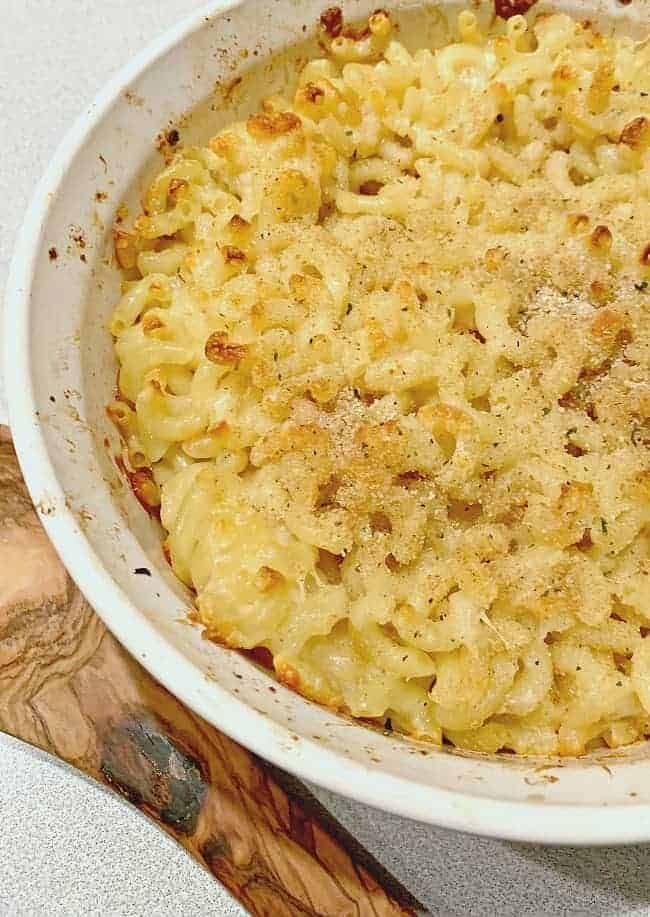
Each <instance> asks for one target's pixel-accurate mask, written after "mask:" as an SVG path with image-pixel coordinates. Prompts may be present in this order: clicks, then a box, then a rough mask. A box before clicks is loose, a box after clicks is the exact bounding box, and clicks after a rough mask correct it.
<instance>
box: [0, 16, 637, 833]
mask: <svg viewBox="0 0 650 917" xmlns="http://www.w3.org/2000/svg"><path fill="white" fill-rule="evenodd" d="M246 2H250V0H209V2H207V3H205V4H203V5H201V6H199V7H198V8H197V9H196V10H195V11H194V12H192V13H191V14H189V15H188V16H186V17H185V18H183V19H181V20H180V21H179V22H177V23H176V24H175V25H173V26H171V27H170V28H169V29H168V30H167V31H165V32H164V33H163V34H162V35H161V36H159V37H158V38H156V39H155V40H154V41H152V42H151V43H150V44H149V45H148V46H147V47H145V48H144V49H143V50H142V51H140V52H139V53H138V54H137V55H136V56H135V57H133V58H132V59H131V60H130V61H129V62H127V64H126V65H124V66H123V67H122V68H121V69H119V70H118V71H117V73H116V74H114V75H113V76H112V77H111V78H110V79H109V80H108V82H107V83H106V84H105V85H104V87H103V88H102V89H101V90H100V92H99V93H98V94H97V95H96V96H95V98H94V100H93V101H92V102H91V103H90V105H89V106H88V107H87V108H86V109H85V110H84V111H83V112H82V113H81V114H80V115H79V116H78V117H77V119H76V120H75V122H74V123H73V125H72V127H71V128H70V129H69V130H68V132H67V134H66V135H65V136H64V138H63V140H62V141H61V143H60V144H59V146H58V148H57V150H56V152H55V154H54V156H53V158H52V159H51V161H50V163H49V165H48V167H47V169H46V171H45V173H44V175H43V176H42V178H41V180H40V181H39V183H38V184H37V186H36V189H35V191H34V194H33V197H32V200H31V203H30V205H29V207H28V209H27V211H26V215H25V218H24V222H23V224H22V227H21V230H20V232H19V235H18V237H17V241H16V246H15V249H14V254H13V258H12V260H11V264H10V269H9V277H8V282H7V288H6V296H5V309H4V318H3V336H4V342H3V349H4V373H5V382H6V397H7V403H8V409H9V423H10V429H11V432H12V436H13V441H14V446H15V449H16V453H17V455H18V460H19V462H20V466H21V469H22V472H23V475H24V478H25V482H26V484H27V487H28V489H29V492H30V494H31V496H32V499H33V501H34V504H35V505H36V506H37V507H38V506H39V504H40V505H41V506H42V505H43V503H42V501H43V500H45V499H47V500H49V501H54V503H55V505H56V507H57V511H56V512H55V513H51V514H50V513H47V512H43V511H41V510H39V511H38V515H39V518H40V521H41V523H42V524H43V526H44V528H45V530H46V532H47V534H48V536H49V538H50V539H51V541H52V543H53V545H54V547H55V549H56V551H57V553H58V554H59V556H60V558H61V560H62V561H63V563H64V565H65V567H66V568H67V570H68V572H69V573H70V575H71V576H72V578H73V580H74V581H75V583H76V584H77V586H78V587H79V589H80V590H81V592H82V593H83V594H84V596H85V597H86V598H87V600H88V602H89V604H90V605H91V606H92V607H93V608H94V609H95V611H96V612H97V614H98V615H99V616H100V617H101V619H102V620H103V622H104V623H105V624H106V626H107V627H108V629H109V630H110V631H111V632H112V633H113V634H114V636H115V637H116V638H117V639H118V640H119V642H120V643H121V644H122V645H123V646H125V647H126V649H127V650H128V651H129V653H131V655H132V656H133V657H134V658H136V659H137V660H138V661H139V662H140V663H141V664H142V665H143V666H144V667H145V668H146V669H147V670H148V671H149V672H150V673H151V674H152V675H153V676H154V677H155V678H156V679H157V680H158V681H159V682H160V683H161V684H163V685H164V686H165V687H166V688H167V689H168V690H169V691H170V693H172V694H173V695H175V696H176V697H178V698H179V700H181V701H182V702H183V703H185V704H187V706H188V707H189V708H190V709H191V710H193V711H194V712H195V713H197V714H198V715H200V716H202V717H203V718H204V719H206V720H207V721H208V722H210V723H212V724H213V725H214V726H215V727H216V728H217V729H219V730H221V731H223V732H224V733H226V734H227V735H228V736H229V737H230V738H231V739H233V740H235V741H237V742H239V743H240V744H242V745H244V746H246V747H247V748H249V749H250V750H251V751H253V752H255V753H256V754H258V755H259V756H260V757H262V758H264V759H266V760H268V761H270V762H271V763H273V764H274V765H276V766H278V767H281V768H284V769H285V770H287V771H289V772H291V773H292V774H294V775H295V776H296V777H299V778H301V779H304V780H308V781H313V782H314V783H317V784H318V785H320V786H323V787H325V788H326V789H328V790H331V791H333V792H336V793H339V794H341V795H344V796H348V797H350V798H352V799H355V800H357V801H359V802H362V803H364V804H366V805H370V806H373V807H374V808H380V809H383V810H385V811H387V812H390V813H393V814H396V815H401V816H405V817H407V818H412V819H414V820H417V821H422V822H426V823H429V824H431V825H437V826H439V827H444V828H451V829H454V830H458V831H464V832H468V833H473V834H479V835H483V836H487V837H494V838H499V839H503V840H510V841H527V842H537V843H545V844H553V843H554V844H573V845H588V844H594V845H605V844H627V843H638V842H643V841H649V840H650V804H645V803H633V802H631V803H629V804H624V805H623V804H619V805H615V806H607V804H606V803H603V804H601V805H585V806H581V805H569V804H557V803H540V802H535V801H507V800H500V799H495V798H489V797H485V796H480V797H479V796H476V795H473V794H471V793H468V792H465V791H463V790H458V791H456V790H454V791H452V790H448V789H444V788H441V787H434V786H431V785H429V784H424V783H417V782H414V781H413V780H410V779H407V778H405V777H401V776H398V775H396V774H389V773H385V772H382V771H380V770H378V769H375V768H372V767H369V766H367V765H365V764H363V763H361V762H359V761H355V760H353V759H352V758H350V757H346V756H345V755H344V754H342V753H339V752H336V751H331V750H329V749H327V748H325V747H324V746H323V745H321V744H320V743H319V742H317V741H315V740H313V739H311V738H309V737H307V736H304V735H303V736H301V753H300V754H296V749H295V745H294V746H293V748H292V751H291V753H288V752H287V745H289V746H290V745H291V744H292V743H291V741H290V739H291V735H292V731H291V730H289V729H288V728H287V727H286V726H281V725H279V724H277V723H273V722H271V721H270V720H269V719H268V717H266V716H265V715H264V714H263V713H261V712H258V711H257V710H255V709H253V708H252V707H251V706H250V705H249V704H248V703H246V702H244V701H241V700H239V699H238V698H237V697H235V696H233V695H232V694H231V693H230V692H229V691H228V690H226V689H225V688H223V687H221V686H220V685H218V684H216V683H214V682H211V683H210V685H209V692H210V694H211V696H212V703H211V704H208V703H207V700H206V699H205V696H206V689H205V682H204V677H203V674H202V673H201V672H200V669H199V668H198V667H197V666H196V665H195V664H193V663H192V662H191V661H190V660H189V659H188V658H187V657H186V656H184V655H183V654H182V653H181V652H180V651H179V650H178V649H176V648H175V647H174V646H173V645H172V644H171V642H170V641H168V640H167V639H166V638H165V637H164V636H163V635H162V634H161V633H160V632H159V631H158V630H157V629H156V627H155V626H154V624H153V623H151V622H150V621H149V620H148V619H147V618H146V617H145V616H144V615H143V614H142V612H141V611H140V610H139V609H138V607H137V605H136V604H135V603H134V602H133V601H131V599H130V598H129V597H128V596H127V594H126V593H125V592H124V591H123V590H122V588H121V587H120V586H119V585H118V584H117V582H116V581H115V580H114V579H113V577H112V576H111V575H110V573H109V571H108V570H107V569H106V568H105V567H104V565H103V564H102V562H101V561H100V559H99V557H98V556H97V554H96V552H95V551H94V550H93V548H92V545H91V544H90V542H89V541H88V539H87V538H86V536H85V534H84V532H83V531H82V530H81V528H80V527H79V524H78V521H77V519H76V517H75V515H74V513H73V511H72V510H71V509H70V508H69V507H68V506H67V505H66V499H65V493H64V491H63V488H62V487H61V485H60V483H59V481H58V478H57V475H56V472H55V469H54V465H53V462H52V460H51V459H50V456H49V454H48V450H47V447H46V442H45V437H44V435H43V433H42V432H41V422H40V420H39V417H38V404H37V403H36V399H35V395H34V389H33V384H32V368H31V359H30V347H29V332H30V296H31V283H32V279H33V275H34V272H35V264H36V259H37V258H38V256H39V253H40V252H41V246H42V244H43V241H42V240H43V238H44V235H45V233H44V229H45V227H46V225H47V219H48V214H49V211H50V207H51V205H52V202H53V201H54V200H55V198H56V195H57V192H58V190H59V188H60V186H61V185H62V184H63V183H64V182H65V180H66V177H67V176H68V172H69V169H70V166H71V164H72V162H73V161H74V158H75V156H76V154H77V153H78V152H79V151H80V150H81V149H82V147H83V146H84V144H85V143H86V141H87V140H88V138H89V136H90V134H91V133H92V131H93V129H94V127H95V126H96V125H97V124H98V123H99V122H101V121H102V119H103V118H104V117H105V116H106V115H107V114H108V113H109V111H110V108H111V107H112V105H113V104H114V103H115V102H116V100H117V98H118V97H119V95H120V94H122V93H123V92H124V91H125V90H127V89H128V87H129V86H130V84H131V83H132V82H133V81H135V80H136V79H138V78H139V77H140V76H142V75H143V74H144V73H145V72H146V71H147V70H148V69H149V68H150V67H152V66H153V65H154V64H155V63H156V62H157V61H158V60H159V59H160V58H161V57H162V56H163V55H164V54H166V53H167V52H168V51H169V50H171V49H172V48H173V47H174V46H176V45H178V44H180V43H181V42H183V41H185V40H186V39H187V38H188V37H189V36H190V35H191V34H192V33H194V32H195V31H197V30H199V29H201V28H202V27H204V25H205V24H206V22H209V21H211V20H212V19H214V18H218V17H220V16H221V15H223V14H224V13H226V12H228V11H229V10H232V9H234V8H236V7H239V6H241V5H243V4H244V3H246ZM215 699H216V700H217V701H219V706H220V714H221V715H220V716H219V717H215V716H214V702H215ZM305 702H306V701H305ZM359 728H360V729H361V728H365V727H363V726H362V725H361V724H359ZM596 766H598V765H596V764H594V767H596ZM648 766H649V767H650V762H649V764H648ZM644 826H645V827H644Z"/></svg>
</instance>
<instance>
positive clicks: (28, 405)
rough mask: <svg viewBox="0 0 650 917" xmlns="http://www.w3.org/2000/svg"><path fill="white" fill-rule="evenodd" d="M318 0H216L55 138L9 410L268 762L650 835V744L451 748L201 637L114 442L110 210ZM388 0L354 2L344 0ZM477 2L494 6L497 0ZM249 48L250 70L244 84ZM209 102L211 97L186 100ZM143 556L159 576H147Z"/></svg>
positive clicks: (129, 617) (145, 660) (255, 93)
mask: <svg viewBox="0 0 650 917" xmlns="http://www.w3.org/2000/svg"><path fill="white" fill-rule="evenodd" d="M324 5H326V4H325V3H324V0H243V2H239V3H237V2H228V0H215V2H212V3H211V4H209V5H208V6H207V7H205V8H203V9H201V10H199V11H198V12H196V13H194V14H193V15H192V16H191V17H190V18H189V19H187V20H186V21H184V22H182V23H180V24H179V25H178V26H176V27H175V28H174V29H172V30H171V31H170V32H168V33H167V34H166V35H165V36H163V37H162V38H160V39H158V40H156V41H155V42H154V43H153V44H152V45H151V46H150V47H149V48H148V49H147V50H146V51H144V52H143V53H142V54H140V55H139V56H138V57H137V58H136V60H134V61H133V63H131V64H130V65H129V66H128V67H126V68H125V69H124V70H122V71H121V72H120V73H119V74H118V75H117V76H116V77H115V78H114V79H113V80H112V81H111V82H110V84H109V85H108V86H107V87H106V89H105V90H104V91H103V92H102V93H101V94H100V95H99V96H98V97H97V99H96V100H95V101H94V102H93V103H92V105H91V106H90V107H89V108H88V109H87V110H86V111H85V112H84V113H83V114H82V116H81V117H80V118H79V120H78V121H77V123H76V124H75V125H74V127H73V128H72V130H71V131H70V133H69V134H68V136H67V137H66V139H65V140H64V142H63V144H62V145H61V147H60V148H59V150H58V152H57V154H56V156H55V157H54V159H53V161H52V163H51V165H50V167H49V169H48V171H47V173H46V175H45V176H44V178H43V180H42V181H41V183H40V185H39V186H38V189H37V191H36V194H35V196H34V200H33V202H32V204H31V207H30V209H29V212H28V213H27V216H26V220H25V224H24V226H23V229H22V232H21V234H20V238H19V240H18V244H17V247H16V252H15V257H14V260H13V264H12V269H11V277H10V282H9V288H8V298H7V306H6V319H5V327H4V337H5V355H6V360H5V366H6V376H7V378H6V384H7V394H8V398H9V407H10V421H11V426H12V430H13V434H14V437H15V442H16V446H17V449H18V454H19V457H20V462H21V465H22V468H23V471H24V474H25V478H26V480H27V483H28V486H29V488H30V491H31V494H32V497H33V499H34V503H35V504H36V506H37V508H38V511H39V513H40V516H41V518H42V521H43V524H44V525H45V528H46V529H47V532H48V534H49V535H50V537H51V538H52V541H53V542H54V544H55V546H56V548H57V550H58V551H59V553H60V555H61V557H62V559H63V561H64V562H65V564H66V566H67V567H68V569H69V570H70V572H71V574H72V576H73V577H74V579H75V580H76V581H77V583H78V584H79V586H80V588H81V589H82V590H83V592H84V593H85V595H86V596H87V598H88V599H89V601H90V602H91V603H92V605H93V606H94V608H95V609H96V610H97V611H98V613H99V614H100V615H101V616H102V618H103V619H104V621H105V622H106V624H107V625H108V626H109V628H110V629H111V630H112V631H113V633H114V634H115V635H116V636H117V637H118V639H119V640H120V641H121V642H122V643H123V644H124V645H125V646H126V647H127V648H128V649H129V650H130V651H131V653H132V654H133V655H134V656H135V657H136V658H137V659H138V660H139V661H140V662H141V663H142V664H143V665H144V666H145V667H146V668H147V669H149V671H150V672H151V673H152V674H153V675H154V676H155V677H156V678H158V679H159V680H160V681H161V682H162V683H163V684H165V685H166V686H167V688H169V690H170V691H172V692H173V693H174V694H176V695H177V696H178V697H179V698H181V699H182V700H183V701H184V702H185V703H187V704H188V705H189V706H190V707H191V708H192V709H193V710H195V711H196V712H197V713H199V714H201V715H202V716H203V717H205V719H207V720H209V721H210V722H211V723H213V724H214V725H215V726H217V727H219V728H220V729H222V730H223V731H224V732H226V733H228V734H229V735H230V736H232V737H233V738H234V739H236V740H237V741H239V742H241V743H242V744H244V745H246V746H248V747H249V748H251V749H252V750H254V751H255V752H257V753H258V754H260V755H261V756H263V757H264V758H266V759H268V760H270V761H272V762H273V763H275V764H277V765H280V766H281V767H283V768H286V770H288V771H291V772H292V773H294V774H296V775H298V776H300V777H304V778H307V779H309V780H312V781H314V782H316V783H319V784H321V785H323V786H326V787H328V788H329V789H332V790H335V791H337V792H339V793H343V794H346V795H348V796H351V797H354V798H355V799H358V800H361V801H362V802H365V803H369V804H371V805H374V806H377V807H379V808H383V809H387V810H389V811H392V812H396V813H399V814H401V815H406V816H410V817H411V818H415V819H420V820H424V821H428V822H431V823H433V824H437V825H443V826H446V827H450V828H456V829H460V830H464V831H469V832H476V833H479V834H486V835H492V836H496V837H502V838H510V839H519V840H528V841H537V842H549V843H550V842H556V843H574V844H604V843H621V842H631V841H648V840H650V754H649V752H650V746H649V745H640V746H637V747H636V748H634V749H633V750H631V751H629V752H628V753H627V754H625V755H613V754H610V755H600V756H598V757H597V758H592V759H587V760H580V761H564V762H561V763H560V762H548V761H546V762H544V761H539V760H536V761H533V760H527V761H526V760H517V759H512V758H510V757H506V758H501V759H499V758H486V757H480V756H469V755H459V754H455V753H450V752H449V751H447V750H438V749H435V748H432V747H430V746H425V745H420V744H418V743H415V742H411V741H408V740H404V739H400V738H398V737H395V736H390V735H388V736H387V735H383V734H381V733H378V732H376V731H372V730H370V729H369V728H366V727H364V726H362V725H360V724H358V723H354V722H351V721H350V720H348V719H346V718H344V717H339V716H337V715H335V714H334V713H332V712H331V711H328V710H326V709H323V708H322V707H319V706H317V705H315V704H313V703H310V702H309V701H306V700H304V699H303V698H301V697H299V696H298V695H296V694H293V693H292V692H291V691H289V690H287V689H286V688H284V687H282V686H280V685H278V684H276V683H275V682H274V681H273V680H272V678H271V677H270V676H269V675H268V673H267V672H266V671H264V670H263V669H260V668H258V667H257V666H255V665H254V664H253V663H252V662H249V661H248V660H247V659H245V658H243V657H242V656H241V655H239V654H237V653H235V652H230V651H227V650H225V649H222V648H220V647H218V646H215V645H212V644H210V643H208V642H207V641H205V640H203V639H202V637H201V634H200V632H199V630H198V629H195V628H192V627H188V626H187V623H186V621H185V615H186V612H187V608H188V605H189V602H190V598H189V596H188V594H187V593H186V592H185V591H184V589H183V588H182V587H181V586H180V585H179V583H178V582H176V581H175V579H174V578H173V576H172V575H171V574H170V571H169V568H168V566H167V564H166V562H165V560H164V558H163V555H162V552H161V548H160V533H159V531H158V530H157V529H156V527H155V524H154V523H153V522H152V521H151V520H150V519H149V518H148V517H147V516H146V515H145V513H144V512H143V511H142V510H141V508H140V507H139V505H138V504H137V502H136V501H135V499H134V498H133V496H132V494H131V493H130V491H129V489H128V488H127V487H124V486H123V482H122V481H121V480H120V477H119V474H118V472H117V470H116V468H115V465H114V463H113V461H112V458H111V454H112V453H114V452H115V451H117V442H116V437H115V433H114V431H113V429H112V428H111V426H110V424H109V422H108V420H107V418H106V415H105V411H104V405H105V404H106V402H107V401H109V400H110V397H111V394H112V392H113V388H114V384H115V364H114V360H113V356H112V351H111V340H110V338H109V335H108V334H107V332H106V330H105V323H106V318H107V315H108V314H109V312H110V310H111V307H112V304H113V303H114V302H115V299H116V296H117V294H118V288H119V282H120V278H119V276H118V273H117V271H116V270H115V269H114V268H113V267H112V266H111V264H110V257H109V250H110V249H109V239H110V229H111V223H112V219H113V216H114V213H115V210H116V208H117V206H118V205H119V203H120V202H121V201H122V200H123V199H124V198H127V199H133V200H135V198H136V197H137V195H138V192H139V190H140V189H141V188H142V186H143V184H144V181H145V178H146V176H147V175H150V174H152V172H153V170H154V169H155V168H156V165H157V163H159V161H160V160H159V156H158V154H157V153H156V152H155V149H154V140H155V138H156V136H157V135H158V134H159V132H160V131H161V130H165V129H167V128H169V127H170V126H172V125H175V126H177V127H178V129H179V131H180V133H181V136H182V139H183V140H188V139H190V138H191V137H192V136H194V137H198V136H208V135H210V133H211V132H214V131H216V129H217V128H218V127H219V126H220V125H222V124H223V123H224V122H225V121H226V120H227V119H229V118H231V117H232V116H233V114H235V115H237V114H242V113H246V112H248V111H250V110H251V109H252V108H254V107H255V106H256V105H257V103H258V101H259V100H260V98H261V97H262V96H263V95H265V94H266V93H267V92H268V91H270V89H272V88H273V87H275V86H278V85H280V84H281V82H282V79H283V76H284V74H285V73H286V71H287V68H290V67H291V66H292V64H291V62H290V60H288V59H287V58H286V57H282V56H281V57H279V58H275V62H274V60H273V59H272V55H275V54H276V53H277V52H281V51H282V50H283V49H285V48H286V47H287V46H289V45H291V44H292V43H293V42H296V41H298V40H303V39H304V38H305V35H309V34H313V33H314V32H315V27H316V22H317V19H318V16H319V14H320V12H321V11H322V7H323V6H324ZM376 5H377V0H369V2H367V0H354V2H348V3H343V4H342V6H343V7H344V11H345V13H346V15H347V16H349V17H350V18H355V17H360V16H362V15H365V14H367V13H369V12H370V11H371V10H372V9H373V8H374V7H375V6H376ZM389 5H390V6H393V7H397V8H399V11H400V15H404V16H405V19H404V24H403V32H402V34H403V35H404V36H405V37H406V38H407V39H408V35H409V32H411V33H415V32H416V31H417V33H418V35H419V36H420V37H421V38H422V37H424V39H426V32H427V28H428V27H429V25H430V22H431V19H430V16H428V14H424V13H422V11H420V12H417V11H416V12H413V8H414V7H417V4H415V3H412V2H411V3H402V4H399V3H398V4H389ZM444 5H445V6H446V7H450V8H456V9H458V8H461V7H462V6H463V5H464V4H462V3H459V2H448V3H446V4H444ZM471 5H472V7H473V8H476V7H482V8H483V11H484V12H488V13H489V12H490V11H491V9H492V7H491V3H490V2H488V0H484V2H481V0H473V2H472V4H471ZM536 8H537V9H542V8H545V9H548V8H550V9H563V10H568V11H570V12H573V13H574V14H577V15H579V16H581V17H582V18H584V17H585V16H587V15H588V16H589V18H591V19H592V20H597V21H599V22H600V24H601V25H602V27H603V28H604V29H609V28H612V27H614V25H615V27H616V28H618V29H623V30H626V31H630V30H632V31H635V30H636V31H637V32H638V31H640V30H644V29H645V30H646V31H647V30H648V29H650V4H649V3H648V2H647V0H632V2H630V3H625V4H623V3H620V2H616V0H600V2H580V0H575V2H573V3H572V2H555V3H550V4H549V3H546V4H542V3H539V4H538V6H537V7H536ZM409 11H410V12H409ZM253 65H254V66H253ZM251 66H253V69H254V71H255V72H254V74H253V75H252V76H247V77H245V78H244V80H243V81H242V82H241V83H236V80H237V78H238V77H239V76H240V75H242V74H244V73H246V72H247V71H249V70H250V69H251ZM215 84H217V86H218V87H220V88H217V91H216V93H215V91H214V89H215ZM208 98H210V99H211V102H212V109H214V110H212V109H211V108H210V107H209V106H208V105H206V104H205V101H206V99H208ZM201 103H203V105H202V107H201ZM197 105H198V106H200V108H201V111H202V113H200V114H198V115H194V116H192V117H189V118H185V119H184V118H183V113H184V112H187V111H189V110H191V109H194V108H196V106H197ZM55 255H56V256H57V257H55ZM107 444H108V448H107ZM139 567H148V568H149V569H150V570H151V572H152V576H151V577H147V576H138V575H134V570H135V569H136V568H139ZM271 688H273V689H274V690H271Z"/></svg>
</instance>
